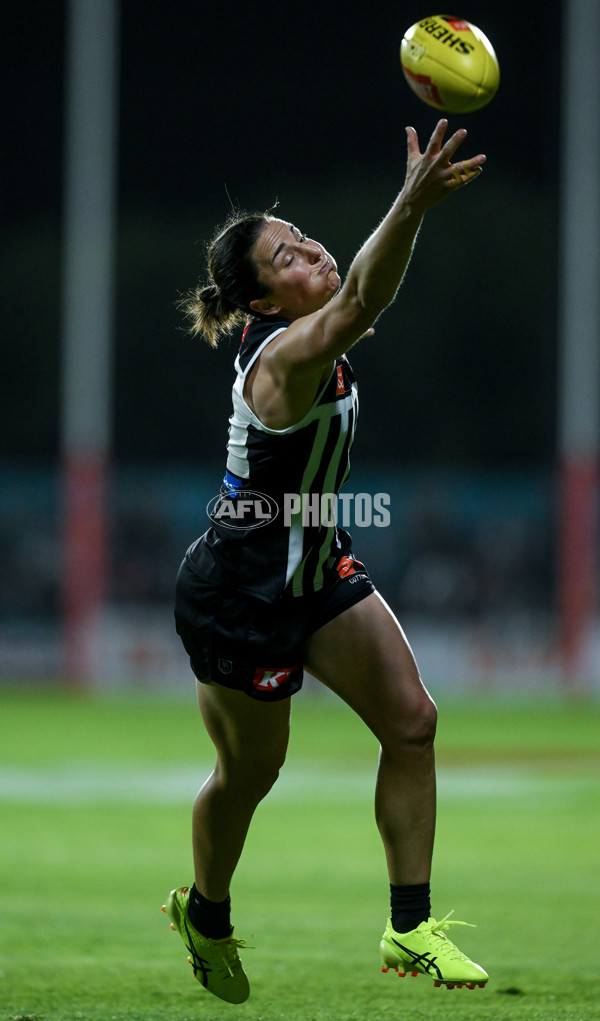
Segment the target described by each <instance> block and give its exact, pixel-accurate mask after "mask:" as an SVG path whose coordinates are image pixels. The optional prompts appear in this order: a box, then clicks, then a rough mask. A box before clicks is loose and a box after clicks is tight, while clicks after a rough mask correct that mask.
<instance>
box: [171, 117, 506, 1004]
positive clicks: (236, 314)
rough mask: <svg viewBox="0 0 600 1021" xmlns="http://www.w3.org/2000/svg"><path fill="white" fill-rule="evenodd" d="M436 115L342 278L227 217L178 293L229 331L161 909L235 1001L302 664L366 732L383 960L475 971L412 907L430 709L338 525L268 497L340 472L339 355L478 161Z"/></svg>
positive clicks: (349, 433) (184, 623)
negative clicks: (237, 904) (184, 839)
mask: <svg viewBox="0 0 600 1021" xmlns="http://www.w3.org/2000/svg"><path fill="white" fill-rule="evenodd" d="M446 130H447V121H445V120H440V121H439V123H438V124H437V126H436V128H435V130H434V131H433V134H432V135H431V138H430V141H429V144H428V145H427V147H426V149H425V151H424V152H421V151H420V148H419V142H418V138H417V134H416V132H415V130H414V129H413V128H410V127H409V128H407V129H406V134H407V170H406V178H405V182H404V186H403V188H402V190H401V192H400V193H399V195H398V197H397V198H396V200H395V202H394V204H393V205H392V207H391V209H390V210H389V212H388V213H387V215H386V216H385V217H384V219H383V220H382V221H381V223H380V225H379V226H378V227H377V228H376V230H375V231H374V232H373V234H372V235H371V236H370V238H369V239H368V240H367V241H366V243H365V244H364V245H363V247H362V248H361V249H360V251H359V252H358V254H357V255H356V257H355V259H354V261H353V262H352V264H351V266H350V269H349V271H348V275H347V277H346V280H345V281H344V283H343V284H341V281H340V276H339V274H338V270H337V265H336V262H335V259H334V258H333V256H332V255H331V254H330V253H329V252H328V251H327V250H326V249H325V248H324V247H323V245H322V244H321V243H320V242H318V241H315V240H312V239H310V238H307V237H305V236H304V235H303V234H302V233H301V232H300V230H299V229H298V228H297V227H296V226H295V225H293V224H291V223H289V222H287V221H286V220H284V219H279V218H278V217H275V216H273V215H271V214H268V213H267V214H251V215H237V216H234V217H232V218H231V219H230V221H229V222H228V223H227V225H226V226H225V228H223V229H221V230H220V231H219V232H218V233H217V235H216V237H215V238H214V240H213V241H212V242H211V244H210V246H209V248H208V282H207V283H206V284H205V285H203V286H201V285H199V286H198V287H197V288H196V290H195V291H194V292H192V293H191V294H190V295H188V297H187V299H186V300H185V301H184V303H183V307H184V310H185V312H186V313H187V315H188V316H189V317H191V321H192V327H191V332H192V333H194V334H197V335H201V336H204V338H205V339H206V340H208V342H209V343H210V344H211V345H212V346H216V344H217V341H218V339H219V337H220V336H221V335H222V334H224V333H229V332H230V331H231V330H232V329H233V328H235V327H238V326H239V327H240V328H241V329H243V334H242V338H241V344H240V349H239V354H238V357H237V360H236V363H235V368H236V379H235V383H234V386H233V414H232V416H231V419H230V429H229V443H228V456H227V470H226V474H225V478H224V481H223V486H222V489H221V493H220V496H219V498H218V499H216V500H215V502H214V504H213V507H212V512H211V527H210V528H209V529H208V531H207V532H206V533H205V534H204V535H203V536H202V537H201V538H200V539H198V540H197V541H196V542H195V543H194V544H193V545H192V546H191V548H190V549H189V550H188V552H187V554H186V556H185V559H184V561H183V563H182V565H181V568H180V571H179V575H178V581H177V591H176V607H175V615H176V622H177V630H178V632H179V634H180V636H181V639H182V641H183V643H184V646H185V648H186V650H187V652H188V654H189V657H190V662H191V665H192V669H193V671H194V674H195V677H196V686H197V693H198V702H199V706H200V711H201V713H202V717H203V720H204V724H205V726H206V729H207V731H208V733H209V735H210V737H211V739H212V741H213V742H214V745H215V748H216V756H217V758H216V766H215V769H214V771H213V773H212V774H211V776H210V777H209V778H208V780H207V781H206V783H205V784H204V786H203V787H202V789H201V790H200V793H199V794H198V796H197V798H196V801H195V804H194V810H193V827H192V840H193V860H194V883H193V885H192V887H191V888H187V887H182V888H179V889H175V890H173V891H172V892H171V894H170V896H169V898H168V901H167V903H166V905H165V906H164V910H166V912H167V913H168V915H169V916H170V918H171V922H172V927H174V928H176V929H177V930H178V931H179V933H180V934H181V936H182V937H183V940H184V943H185V944H186V946H187V949H188V951H189V954H190V960H191V963H192V965H193V968H194V974H195V976H196V978H197V979H198V980H199V981H200V982H201V983H202V984H203V985H204V986H205V987H206V988H207V989H208V990H210V992H212V993H214V994H215V995H216V996H219V997H221V998H222V999H224V1000H227V1001H229V1002H231V1003H240V1002H242V1001H244V1000H245V999H246V998H247V997H248V995H249V985H248V980H247V977H246V974H245V972H244V970H243V967H242V964H241V961H240V957H239V953H238V951H239V949H240V948H241V947H243V941H241V940H238V939H236V938H234V936H233V929H232V927H231V923H230V896H229V893H230V885H231V881H232V877H233V874H234V870H235V868H236V865H237V862H238V860H239V858H240V855H241V852H242V848H243V846H244V840H245V838H246V834H247V832H248V827H249V825H250V821H251V819H252V816H253V813H254V811H255V809H256V807H257V805H258V803H259V802H260V801H261V799H262V798H264V797H265V795H266V794H267V792H268V791H269V790H270V788H271V787H272V785H273V784H274V782H275V780H276V779H277V776H278V773H279V769H280V767H281V766H282V764H283V762H284V759H285V754H286V747H287V743H288V736H289V727H290V710H291V701H290V699H291V696H292V695H293V694H294V693H295V692H296V691H298V689H299V688H300V686H301V684H302V676H303V671H304V670H307V671H308V672H309V673H310V674H311V675H312V676H313V677H315V678H317V680H318V681H320V682H321V683H322V684H324V685H326V686H327V687H328V688H330V689H331V690H332V691H333V692H335V693H336V694H337V695H338V696H339V697H340V698H341V699H343V700H344V702H346V703H347V704H348V705H349V706H350V707H351V708H352V709H353V710H354V711H355V712H356V713H357V714H358V715H359V717H360V718H361V719H362V720H363V721H364V723H365V724H366V725H367V727H369V728H370V730H371V731H372V732H373V734H374V735H375V737H376V738H377V740H378V741H379V743H380V746H381V751H380V760H379V769H378V773H377V780H376V792H375V810H376V820H377V826H378V828H379V832H380V834H381V839H382V841H383V845H384V848H385V854H386V860H387V867H388V873H389V882H390V890H391V896H390V899H391V914H390V918H389V920H388V923H387V926H386V929H385V932H384V934H383V937H382V940H381V944H380V952H381V957H382V964H383V970H384V971H387V970H388V969H389V968H392V969H394V970H396V971H398V972H399V973H400V974H402V973H404V972H406V971H411V972H413V973H417V972H422V973H424V974H427V975H430V976H431V977H432V978H433V980H434V983H435V984H436V985H446V986H449V987H452V986H461V985H466V986H469V987H471V988H473V987H474V986H475V985H480V986H482V985H484V984H485V983H486V982H487V978H488V976H487V974H486V972H485V971H484V970H483V969H482V968H481V967H479V965H477V964H475V963H474V962H473V961H471V960H469V958H468V957H466V956H465V955H464V954H463V953H461V951H460V950H458V949H457V947H456V946H455V945H454V944H453V943H452V942H451V941H450V940H449V938H448V936H447V935H446V932H447V930H448V928H449V927H450V926H452V925H459V924H465V923H459V922H453V921H449V919H448V917H446V918H444V919H443V920H442V921H441V922H438V921H436V920H435V918H433V917H432V915H431V907H430V888H429V881H430V870H431V858H432V850H433V840H434V827H435V797H436V791H435V768H434V753H433V743H434V735H435V729H436V708H435V705H434V703H433V701H432V699H431V698H430V696H429V694H428V693H427V691H426V690H425V687H424V686H423V683H422V681H421V678H420V676H419V671H418V669H417V665H416V663H415V659H414V657H413V654H412V651H411V649H410V647H409V645H408V643H407V641H406V638H405V636H404V633H403V631H402V628H401V627H400V624H399V623H398V621H397V620H396V618H395V617H394V614H393V613H392V612H391V610H390V608H389V607H388V606H387V605H386V603H385V602H384V600H383V599H382V598H381V596H380V595H379V593H378V592H377V591H376V590H375V587H374V585H373V583H372V581H371V579H370V577H369V574H368V572H367V570H366V568H365V567H364V565H363V564H362V563H360V561H359V560H358V559H356V557H355V556H354V554H353V552H352V546H351V539H350V535H349V534H348V533H347V532H346V531H344V530H343V529H341V528H339V527H338V526H336V524H335V522H332V521H331V520H330V519H329V517H327V516H325V518H324V519H323V520H320V519H318V518H317V519H316V520H315V516H314V515H312V516H307V515H306V513H304V512H303V506H304V505H303V503H302V500H301V499H295V500H294V501H292V503H291V504H290V503H289V502H288V504H286V503H285V501H286V494H295V496H299V497H302V496H305V497H306V498H310V497H311V496H314V495H315V494H317V497H318V496H319V495H323V494H336V493H337V492H338V490H339V488H340V486H341V485H342V484H343V482H344V480H345V478H346V476H347V474H348V470H349V462H348V457H349V450H350V446H351V443H352V437H353V434H354V429H355V426H356V415H357V410H358V402H357V390H356V382H355V379H354V375H353V373H352V370H351V368H350V364H349V362H348V360H347V358H346V352H347V351H348V350H349V349H350V348H351V347H352V346H353V345H354V344H356V342H357V341H358V340H359V339H360V338H361V337H370V336H372V334H373V332H374V331H373V323H374V322H375V320H376V319H377V317H378V316H379V315H380V313H381V312H382V311H383V310H384V309H385V308H386V307H387V306H388V305H389V304H390V303H391V302H392V301H393V300H394V298H395V296H396V292H397V291H398V288H399V285H400V283H401V281H402V278H403V276H404V273H405V270H406V267H407V265H408V262H409V259H410V257H411V253H412V250H413V246H414V243H415V239H416V237H417V233H418V230H419V227H420V225H421V222H422V220H423V216H424V214H425V212H426V211H427V210H428V209H431V208H432V207H434V206H436V205H437V204H438V203H440V202H441V201H442V200H443V199H445V198H446V197H447V196H449V195H452V194H453V193H454V192H456V191H458V190H459V189H461V188H462V187H463V186H464V185H466V184H468V183H469V182H470V181H472V180H474V178H476V177H477V176H478V175H479V174H480V173H481V171H482V168H483V164H484V162H485V157H484V156H483V155H478V156H475V157H473V158H472V159H466V160H461V161H457V162H454V163H453V162H452V159H453V157H454V156H455V153H456V151H457V149H458V147H459V145H460V144H461V142H462V141H463V140H464V138H465V135H466V131H464V130H460V131H456V132H455V133H454V134H453V135H452V136H451V137H450V138H449V139H448V140H447V141H446V142H444V137H445V134H446ZM265 501H266V506H267V507H268V508H270V511H269V512H268V513H267V512H265V510H264V507H265ZM305 503H306V501H305ZM284 505H285V506H286V507H287V508H288V510H289V513H287V514H283V513H282V512H281V508H282V507H283V506H284Z"/></svg>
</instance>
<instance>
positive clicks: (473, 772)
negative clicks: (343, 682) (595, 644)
mask: <svg viewBox="0 0 600 1021" xmlns="http://www.w3.org/2000/svg"><path fill="white" fill-rule="evenodd" d="M440 702H441V705H440V730H439V739H438V765H439V790H440V807H439V821H438V835H437V844H436V856H435V868H434V876H433V904H434V913H435V914H436V916H437V917H438V918H439V917H441V916H442V915H444V914H446V913H447V912H448V911H450V910H451V909H452V908H454V909H455V917H456V918H458V919H462V920H465V921H469V922H475V923H476V924H477V928H476V929H464V930H456V931H457V932H458V934H459V935H458V936H457V937H456V941H457V942H458V943H459V945H460V946H461V948H462V949H464V950H465V951H466V952H467V953H469V954H470V955H472V956H473V957H474V959H475V960H477V961H479V962H480V963H481V964H482V965H483V966H484V967H485V968H486V969H487V970H488V971H489V973H490V976H491V977H490V982H489V985H488V987H487V989H485V990H481V989H476V990H474V991H468V990H466V989H463V990H456V989H455V990H446V989H434V988H433V985H432V983H431V981H430V980H429V979H427V978H425V977H424V976H420V977H419V978H418V979H410V978H406V979H403V980H399V979H398V978H397V977H396V976H395V975H393V974H392V973H391V972H390V973H389V974H388V975H382V974H381V973H380V970H379V957H378V941H379V937H380V934H381V931H382V929H383V925H384V922H385V918H386V913H387V904H388V889H387V881H386V876H385V869H384V861H383V852H382V850H381V848H380V844H379V838H378V836H377V833H376V829H375V825H374V822H373V818H372V788H373V777H374V771H375V766H376V757H377V748H376V745H375V742H374V740H373V739H372V738H371V737H370V735H369V734H368V733H366V732H365V731H364V730H363V728H362V726H361V725H360V724H359V723H358V722H357V721H356V720H355V719H354V718H353V716H352V715H351V714H350V713H349V711H348V710H346V709H345V708H344V707H343V706H341V705H339V704H338V703H336V702H334V701H332V700H330V699H329V697H326V696H323V697H310V696H308V695H304V694H303V695H301V696H299V697H297V699H296V700H295V704H294V710H295V711H294V725H293V737H292V743H291V749H290V754H289V758H288V763H287V764H286V768H285V770H284V772H283V774H282V777H281V779H280V781H279V782H278V785H277V787H276V788H275V789H274V790H273V792H272V793H271V795H270V796H269V798H268V799H267V800H266V801H265V802H264V803H263V804H262V805H261V806H260V808H259V810H258V813H257V815H256V817H255V820H254V824H253V828H252V830H251V833H250V837H249V839H248V843H247V846H246V850H245V853H244V857H243V860H242V864H241V866H240V868H239V871H238V873H237V876H236V880H235V886H234V889H233V900H234V921H235V923H236V934H237V935H239V936H242V937H244V938H246V939H247V941H248V943H249V944H251V945H252V946H253V947H254V949H248V950H247V951H245V957H244V960H245V963H246V966H247V970H248V972H249V976H250V981H251V985H252V994H251V998H250V1000H249V1001H248V1002H247V1003H246V1004H243V1005H242V1006H237V1007H232V1006H229V1005H227V1004H224V1003H221V1001H219V1000H217V999H215V998H214V997H212V996H210V994H207V993H205V992H204V991H203V990H202V989H201V988H200V987H199V986H198V985H197V983H195V982H194V981H193V979H192V974H191V969H190V968H189V965H187V964H186V961H185V956H186V955H185V950H184V947H183V944H182V943H181V941H180V939H179V937H178V936H177V935H176V934H174V933H172V932H171V931H170V930H169V927H168V922H167V920H166V918H165V916H164V915H163V914H161V912H160V910H159V908H160V904H161V903H162V901H163V900H164V898H165V895H166V894H167V893H168V891H169V889H171V887H173V886H175V885H179V884H184V883H188V882H190V881H191V874H190V860H191V855H190V848H189V821H190V818H189V817H190V805H191V801H192V799H193V797H194V794H195V791H196V789H197V787H198V786H199V784H200V782H201V781H202V780H203V779H204V777H205V775H206V773H207V772H208V770H209V769H210V763H211V758H212V755H211V750H210V746H209V743H208V741H207V739H206V737H205V736H204V734H203V731H202V729H201V726H200V724H199V720H198V719H197V714H196V710H195V707H194V703H193V695H192V692H191V691H190V696H189V699H183V700H182V701H179V702H177V701H160V700H157V699H156V698H153V699H152V700H150V701H148V700H144V699H143V698H142V696H140V697H139V699H137V700H134V699H132V698H130V697H127V698H122V699H112V700H110V701H109V700H103V699H100V698H96V697H86V698H85V697H79V698H77V697H74V696H67V695H60V694H48V693H42V694H29V695H19V694H15V693H4V694H2V695H0V710H1V719H2V741H1V742H0V781H1V782H0V802H1V805H0V809H1V823H0V832H1V844H2V855H1V859H0V884H1V890H2V894H1V904H2V911H1V913H0V934H1V937H0V938H1V960H0V1019H1V1021H8V1019H9V1018H13V1019H17V1018H18V1019H27V1021H29V1019H35V1021H39V1019H44V1021H80V1019H84V1021H142V1019H143V1021H159V1019H160V1021H192V1019H193V1021H196V1019H203V1021H231V1019H233V1018H237V1019H240V1021H249V1019H253V1021H262V1019H264V1021H278V1019H284V1021H346V1019H351V1018H352V1019H361V1021H380V1019H381V1021H383V1019H386V1021H387V1019H390V1021H391V1019H394V1021H421V1019H433V1021H435V1019H438V1018H440V1019H441V1018H444V1019H445V1021H449V1019H451V1021H463V1019H477V1021H479V1019H493V1021H504V1019H511V1021H512V1019H514V1021H520V1019H541V1021H562V1019H573V1021H583V1019H591V1018H600V963H599V955H598V933H599V918H600V853H599V848H600V812H599V808H600V736H599V735H600V705H599V704H598V703H586V704H579V703H577V704H568V705H563V704H560V703H559V701H557V700H553V701H548V702H544V701H541V702H539V703H538V704H534V703H533V702H531V701H520V702H519V701H517V702H514V701H513V702H509V701H503V700H499V699H494V698H490V700H489V701H488V702H484V701H483V700H482V701H481V702H479V703H477V704H476V705H474V706H473V705H471V706H467V704H466V703H465V702H464V701H457V702H454V703H453V702H452V701H450V700H448V701H445V700H444V699H441V700H440Z"/></svg>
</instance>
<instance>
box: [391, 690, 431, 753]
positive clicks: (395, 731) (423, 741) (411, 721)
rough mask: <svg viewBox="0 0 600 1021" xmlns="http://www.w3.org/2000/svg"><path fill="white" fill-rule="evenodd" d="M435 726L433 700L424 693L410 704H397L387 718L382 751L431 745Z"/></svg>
mask: <svg viewBox="0 0 600 1021" xmlns="http://www.w3.org/2000/svg"><path fill="white" fill-rule="evenodd" d="M436 727H437V709H436V705H435V702H433V700H432V699H431V698H429V696H428V695H427V694H426V693H424V695H423V696H422V697H420V698H418V699H416V700H414V701H413V702H411V704H410V705H406V704H405V705H403V706H399V707H398V709H397V711H396V712H395V713H394V714H393V715H392V716H391V717H390V718H389V719H388V721H387V725H386V738H385V740H384V741H382V746H383V748H384V751H402V750H403V749H405V748H406V747H407V746H413V747H414V746H418V747H428V746H431V745H433V742H434V740H435V733H436Z"/></svg>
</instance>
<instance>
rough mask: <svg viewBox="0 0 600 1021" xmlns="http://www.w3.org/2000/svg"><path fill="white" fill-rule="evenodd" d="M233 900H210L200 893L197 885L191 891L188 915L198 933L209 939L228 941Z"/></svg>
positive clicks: (228, 898)
mask: <svg viewBox="0 0 600 1021" xmlns="http://www.w3.org/2000/svg"><path fill="white" fill-rule="evenodd" d="M230 913H231V898H230V897H227V898H226V899H225V900H219V901H216V900H208V899H207V898H206V897H203V896H202V894H201V893H198V890H197V889H196V886H195V884H194V885H193V886H192V888H191V890H190V899H189V902H188V915H189V919H190V922H191V923H192V925H193V926H194V928H195V929H197V930H198V932H200V933H202V935H203V936H208V938H209V939H227V937H228V936H230V935H231V922H230V921H229V916H230Z"/></svg>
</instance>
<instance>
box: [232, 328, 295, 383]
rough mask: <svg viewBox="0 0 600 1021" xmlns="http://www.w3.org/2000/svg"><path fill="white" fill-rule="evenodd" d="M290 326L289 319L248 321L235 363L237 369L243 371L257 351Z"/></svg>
mask: <svg viewBox="0 0 600 1021" xmlns="http://www.w3.org/2000/svg"><path fill="white" fill-rule="evenodd" d="M289 325H290V321H289V319H266V318H260V319H259V318H257V319H250V320H249V322H247V323H246V325H245V327H244V329H243V331H242V337H241V342H240V347H239V351H238V356H237V361H238V363H239V368H240V369H241V370H242V371H244V369H245V368H246V367H247V366H248V364H249V363H250V362H251V361H252V359H253V358H254V356H255V354H256V353H257V351H259V350H260V348H261V347H262V346H263V345H264V344H265V343H268V342H269V340H270V339H272V338H274V337H276V336H278V334H280V333H281V332H282V331H283V330H286V329H287V328H288V326H289Z"/></svg>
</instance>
